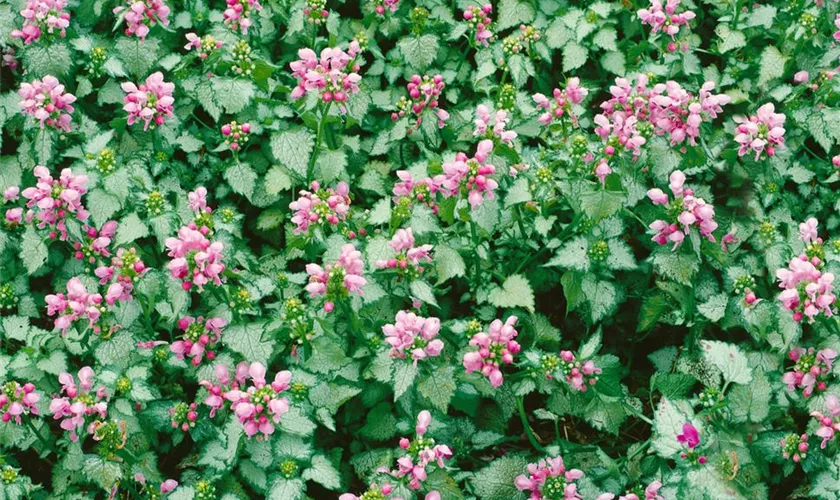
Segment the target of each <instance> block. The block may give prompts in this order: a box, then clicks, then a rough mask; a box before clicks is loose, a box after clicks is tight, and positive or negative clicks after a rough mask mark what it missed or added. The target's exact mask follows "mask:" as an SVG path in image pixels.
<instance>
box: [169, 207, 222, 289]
mask: <svg viewBox="0 0 840 500" xmlns="http://www.w3.org/2000/svg"><path fill="white" fill-rule="evenodd" d="M205 229H207V227H206V226H202V228H201V229H199V228H198V227H196V224H195V223H194V222H190V223H189V224H188V225H186V226H183V227H182V228H181V229H180V230H179V231H178V237H177V238H167V239H166V242H165V243H166V248H168V249H169V253H168V254H167V255H169V256H170V257H172V260H171V261H170V262H169V264H167V265H166V268H167V269H169V271H170V273H171V275H172V277H173V278H175V279H177V280H181V281H183V288H184V290H189V289H191V288H192V286H193V285H197V286H198V289H199V290H203V287H204V285H206V284H208V283H214V284H215V285H221V284H222V273H223V272H224V270H225V264H224V262H223V257H224V256H223V255H222V252H223V250H224V244H223V243H222V242H221V241H213V242H211V241H210V240H209V239H207V237H206V236H205V234H207V233H209V231H205Z"/></svg>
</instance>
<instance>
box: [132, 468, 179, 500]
mask: <svg viewBox="0 0 840 500" xmlns="http://www.w3.org/2000/svg"><path fill="white" fill-rule="evenodd" d="M134 480H135V481H137V482H138V483H140V484H141V485H143V487H144V488H145V489H146V491H147V492H148V493H149V495H148V497H149V498H160V496H159V495H158V491H160V494H161V495H166V494H167V493H169V492H171V491H172V490H174V489H175V488H177V487H178V481H176V480H174V479H167V480H166V481H164V482H162V483H160V486H159V487H158V488H157V489H155V488H154V487H153V486H152V485H151V484H146V476H144V475H143V474H142V473H140V472H138V473H137V474H135V475H134Z"/></svg>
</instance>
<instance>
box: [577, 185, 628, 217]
mask: <svg viewBox="0 0 840 500" xmlns="http://www.w3.org/2000/svg"><path fill="white" fill-rule="evenodd" d="M623 205H624V196H623V195H622V194H621V193H616V192H614V191H607V190H605V189H591V190H586V191H584V192H582V193H581V194H580V208H581V209H582V210H583V212H584V213H585V214H586V215H588V216H589V218H590V219H592V220H594V221H598V220H601V219H604V218H606V217H609V216H611V215H613V214H614V213H616V212H618V211H619V210H620V209H621V207H622V206H623Z"/></svg>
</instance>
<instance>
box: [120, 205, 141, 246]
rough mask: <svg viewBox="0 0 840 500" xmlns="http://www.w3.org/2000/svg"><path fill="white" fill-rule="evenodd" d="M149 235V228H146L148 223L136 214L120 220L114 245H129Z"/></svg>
mask: <svg viewBox="0 0 840 500" xmlns="http://www.w3.org/2000/svg"><path fill="white" fill-rule="evenodd" d="M148 235H149V228H148V227H146V223H145V222H143V221H142V220H141V219H140V217H139V216H138V215H137V214H136V213H131V214H128V216H126V217H123V218H122V219H121V220H120V225H119V226H118V227H117V234H116V236H115V237H114V244H115V245H117V246H122V245H127V244H129V243H132V242H133V241H134V240H139V239H140V238H145V237H146V236H148Z"/></svg>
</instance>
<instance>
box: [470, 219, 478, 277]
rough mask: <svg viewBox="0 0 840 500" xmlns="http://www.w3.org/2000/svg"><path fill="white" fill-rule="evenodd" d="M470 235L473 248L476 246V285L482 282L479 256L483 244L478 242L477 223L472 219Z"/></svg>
mask: <svg viewBox="0 0 840 500" xmlns="http://www.w3.org/2000/svg"><path fill="white" fill-rule="evenodd" d="M470 235H471V237H472V242H473V246H475V277H476V285H478V283H480V282H481V256H480V255H479V254H478V245H479V244H480V243H481V242H480V241H479V240H478V231H476V229H475V221H473V220H472V219H470Z"/></svg>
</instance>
